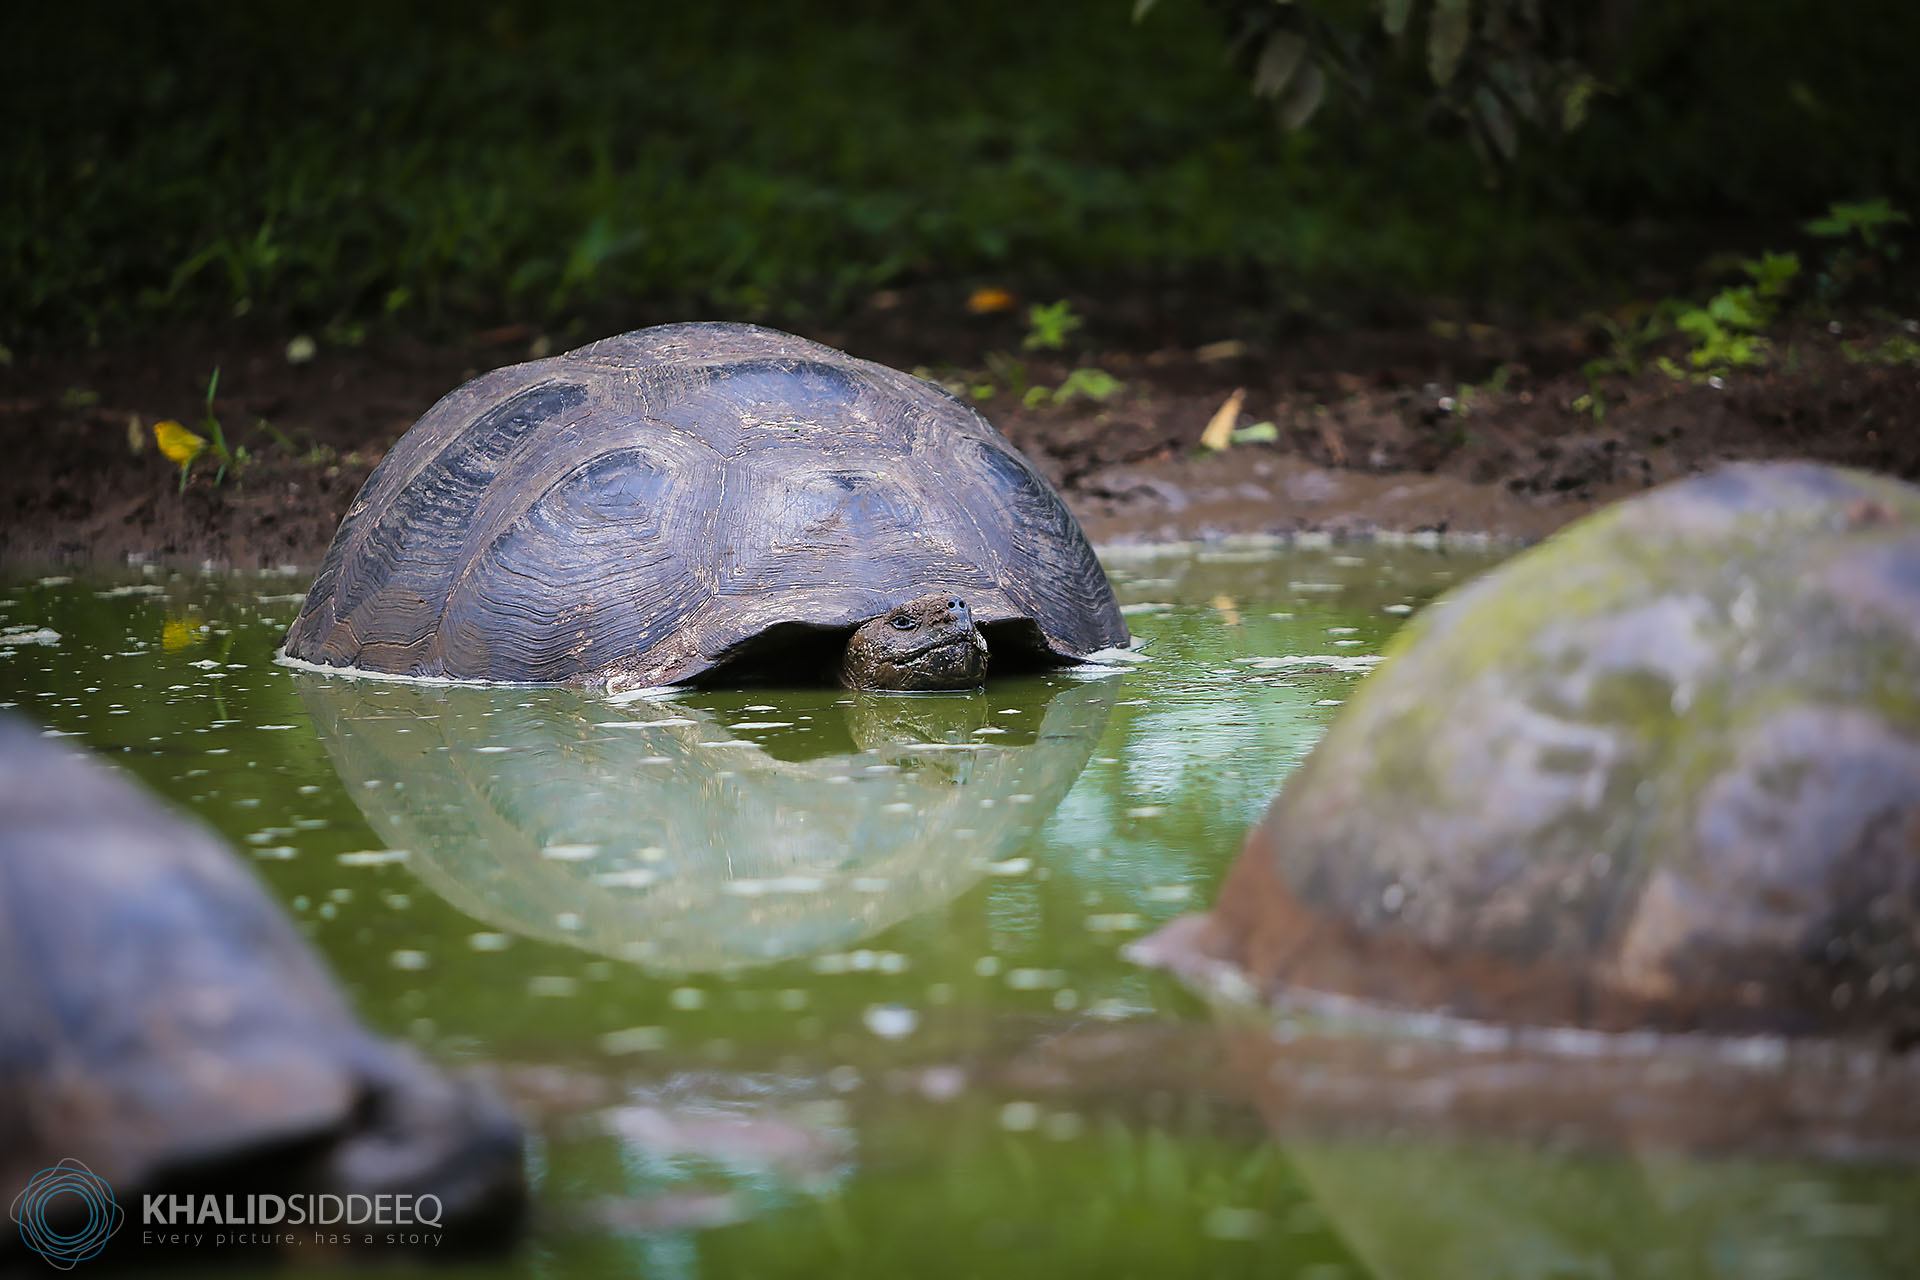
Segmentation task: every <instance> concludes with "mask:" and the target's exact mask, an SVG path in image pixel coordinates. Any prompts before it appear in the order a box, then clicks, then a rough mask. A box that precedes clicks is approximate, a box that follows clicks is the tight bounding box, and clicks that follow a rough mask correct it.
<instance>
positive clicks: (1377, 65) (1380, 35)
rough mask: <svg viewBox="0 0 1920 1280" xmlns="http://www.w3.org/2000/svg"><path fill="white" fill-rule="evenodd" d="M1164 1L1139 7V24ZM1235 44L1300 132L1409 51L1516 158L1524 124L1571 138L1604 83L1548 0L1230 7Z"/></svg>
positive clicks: (1229, 0)
mask: <svg viewBox="0 0 1920 1280" xmlns="http://www.w3.org/2000/svg"><path fill="white" fill-rule="evenodd" d="M1154 6H1155V0H1135V4H1134V20H1135V21H1136V22H1138V21H1140V20H1141V19H1143V18H1144V17H1146V15H1147V14H1148V13H1149V12H1151V11H1152V9H1153V8H1154ZM1224 7H1225V8H1226V10H1227V12H1228V18H1229V21H1230V22H1231V23H1232V24H1233V26H1234V28H1235V30H1234V34H1233V47H1234V50H1235V53H1236V54H1237V55H1238V57H1239V58H1240V60H1241V61H1242V62H1243V63H1244V65H1245V66H1246V68H1247V71H1248V75H1249V78H1250V79H1251V81H1252V84H1253V92H1254V94H1255V96H1257V97H1260V98H1264V99H1268V100H1270V101H1272V102H1273V103H1274V105H1275V108H1276V111H1277V113H1278V115H1279V118H1280V122H1281V123H1282V124H1283V125H1285V126H1286V127H1287V128H1288V129H1298V128H1300V127H1301V126H1302V125H1304V124H1306V123H1307V121H1309V120H1311V119H1312V118H1313V117H1314V115H1315V114H1316V113H1317V112H1318V111H1319V110H1320V107H1321V105H1322V104H1323V103H1324V102H1325V101H1326V98H1327V95H1328V91H1329V89H1330V88H1332V87H1334V86H1339V87H1340V88H1342V89H1343V90H1344V91H1345V92H1346V94H1347V96H1348V97H1350V98H1351V99H1353V100H1354V101H1356V102H1364V101H1365V100H1367V99H1368V98H1369V97H1370V96H1371V95H1372V91H1373V84H1374V81H1375V79H1376V75H1377V73H1378V72H1379V71H1381V70H1383V69H1384V68H1386V67H1387V66H1389V65H1390V64H1391V63H1392V61H1393V60H1394V58H1395V56H1396V55H1397V54H1400V53H1403V52H1404V53H1417V54H1418V55H1419V56H1420V58H1421V60H1422V61H1423V62H1424V64H1425V71H1426V75H1427V77H1428V80H1429V82H1430V84H1431V86H1432V92H1433V99H1434V102H1435V104H1436V105H1437V106H1438V107H1440V108H1441V109H1443V110H1445V111H1448V112H1451V113H1452V114H1454V115H1456V116H1457V117H1459V118H1460V119H1461V120H1462V121H1463V122H1464V123H1465V124H1466V126H1467V129H1468V135H1469V137H1470V138H1471V139H1472V142H1473V145H1474V147H1475V149H1476V150H1478V151H1479V152H1480V154H1481V155H1482V156H1483V157H1484V158H1486V159H1488V160H1493V159H1495V158H1498V159H1501V160H1511V159H1513V157H1514V156H1515V155H1516V154H1517V153H1518V151H1519V147H1520V133H1521V129H1522V127H1523V126H1531V127H1534V128H1540V129H1548V130H1552V131H1556V132H1568V133H1570V132H1572V131H1573V130H1575V129H1578V128H1579V127H1580V126H1581V124H1583V123H1584V122H1585V120H1586V117H1587V112H1588V108H1589V107H1590V105H1591V104H1592V101H1593V99H1594V96H1595V95H1596V94H1598V93H1599V92H1601V91H1602V85H1601V83H1600V81H1599V80H1598V79H1597V78H1596V77H1595V76H1594V75H1593V74H1592V73H1591V72H1590V71H1589V70H1588V69H1587V67H1586V66H1585V65H1584V64H1583V63H1582V62H1581V61H1580V60H1579V59H1578V58H1576V57H1573V56H1572V55H1571V54H1570V53H1569V52H1568V49H1569V47H1570V46H1571V45H1572V44H1573V43H1574V41H1573V31H1574V27H1575V24H1574V22H1573V21H1572V20H1569V19H1568V18H1567V17H1565V16H1564V15H1562V14H1560V13H1557V12H1556V10H1555V7H1554V6H1543V5H1541V4H1540V3H1539V0H1478V2H1477V3H1476V2H1475V0H1378V3H1377V4H1372V5H1369V6H1367V8H1368V9H1369V10H1376V11H1377V16H1378V23H1377V25H1376V24H1375V23H1374V22H1373V21H1372V20H1371V19H1370V18H1369V19H1363V18H1361V17H1360V16H1359V13H1358V12H1356V10H1357V8H1358V6H1356V5H1354V4H1353V3H1352V2H1351V0H1283V2H1282V3H1278V4H1275V3H1271V2H1270V0H1226V3H1225V5H1224Z"/></svg>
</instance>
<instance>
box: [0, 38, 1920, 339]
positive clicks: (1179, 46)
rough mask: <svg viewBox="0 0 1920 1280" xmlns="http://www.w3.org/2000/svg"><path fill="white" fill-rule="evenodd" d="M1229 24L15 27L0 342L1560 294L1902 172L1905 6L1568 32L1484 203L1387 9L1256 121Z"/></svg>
mask: <svg viewBox="0 0 1920 1280" xmlns="http://www.w3.org/2000/svg"><path fill="white" fill-rule="evenodd" d="M1258 5H1266V6H1268V7H1274V6H1272V2H1271V0H1244V2H1241V3H1238V8H1240V9H1242V10H1245V9H1247V8H1249V7H1253V6H1258ZM1322 7H1324V8H1327V9H1329V10H1342V11H1343V12H1344V11H1346V10H1351V13H1348V14H1346V17H1347V18H1348V20H1350V21H1354V22H1363V21H1365V20H1367V19H1368V17H1369V14H1370V13H1371V12H1372V9H1373V6H1372V5H1370V4H1365V3H1362V2H1361V0H1342V2H1341V3H1335V2H1334V0H1328V3H1327V4H1325V5H1323V6H1322ZM1234 8H1235V5H1234V4H1215V5H1208V4H1205V3H1202V0H1162V3H1160V4H1158V5H1157V6H1155V7H1154V8H1153V9H1152V11H1151V12H1150V13H1149V14H1147V15H1146V16H1145V18H1144V19H1143V20H1142V21H1140V22H1138V23H1135V22H1133V21H1131V20H1130V9H1131V5H1130V4H1129V3H1127V2H1126V0H1054V2H1053V3H1049V4H1046V5H1033V4H1016V3H1013V2H1012V0H979V2H977V3H971V4H967V5H933V6H917V5H897V4H882V3H879V2H878V0H813V2H812V3H789V4H765V5H726V6H722V5H691V4H673V5H667V4H650V3H638V4H635V3H628V4H616V3H610V2H607V0H586V2H583V3H576V4H568V5H564V6H550V7H548V6H534V5H531V4H500V5H492V6H485V5H470V4H455V3H450V2H447V0H441V2H438V3H423V4H419V5H415V6H410V7H409V8H408V9H407V11H406V12H405V13H404V14H402V13H398V12H396V11H394V10H392V9H390V8H389V7H388V6H383V5H374V4H371V3H362V2H360V0H349V2H345V3H333V4H315V5H312V6H309V7H306V8H300V9H295V8H292V7H283V6H242V5H236V4H221V3H214V2H212V0H197V2H196V0H184V2H179V3H156V4H145V5H101V4H85V3H82V4H78V5H69V6H14V7H13V8H12V11H11V12H10V13H9V14H8V15H7V16H6V17H4V18H0V105H4V108H5V110H6V118H7V120H8V125H9V137H8V139H7V141H6V143H5V144H4V147H0V341H5V342H13V343H31V342H34V341H37V340H47V341H59V340H65V339H68V338H71V337H75V336H94V337H99V336H100V335H111V334H115V333H123V332H129V331H138V330H142V329H147V328H151V327H153V326H157V325H172V324H179V323H183V322H195V323H198V322H207V321H215V322H223V323H224V322H226V321H227V319H228V317H231V316H234V315H236V314H239V315H249V316H252V317H253V318H254V319H256V320H263V321H265V322H267V323H272V324H298V325H311V326H321V325H327V324H336V325H341V326H345V327H347V329H348V330H351V329H352V328H353V327H354V326H356V325H363V324H365V323H368V322H374V323H379V322H380V321H381V320H382V319H383V318H387V317H391V318H392V319H393V321H394V322H395V323H401V324H405V325H406V326H408V327H410V328H413V329H415V330H420V331H426V332H432V331H435V330H438V329H444V328H447V327H450V326H458V325H467V324H475V323H483V322H487V321H489V320H504V319H533V320H537V321H540V322H542V323H557V322H561V321H564V320H573V321H576V322H578V323H581V324H610V323H625V322H637V321H640V320H645V319H651V318H661V317H666V316H675V315H680V316H684V315H690V314H713V313H723V314H737V315H753V316H766V317H769V318H772V319H775V320H778V319H781V318H784V317H793V316H796V315H800V314H807V315H813V316H818V315H821V314H825V313H831V312H833V311H835V310H837V309H841V308H844V307H846V306H849V305H851V304H853V303H855V302H857V301H858V300H859V299H861V298H863V297H864V296H865V295H866V294H867V293H868V292H869V291H871V290H872V289H875V288H879V287H885V286H890V285H897V284H903V283H913V282H916V281H925V280H937V281H950V282H958V283H965V282H968V281H974V282H979V281H987V280H991V281H993V282H996V283H1015V284H1025V285H1028V286H1030V287H1033V288H1036V289H1038V288H1053V289H1064V288H1067V287H1069V286H1077V285H1084V284H1086V283H1087V282H1098V287H1099V288H1100V289H1101V290H1104V291H1106V292H1109V293H1111V292H1116V291H1122V290H1127V289H1147V288H1157V287H1165V286H1169V285H1181V286H1185V285H1193V284H1198V285H1202V286H1204V287H1206V288H1210V289H1214V290H1224V291H1226V292H1227V293H1229V294H1232V295H1234V296H1238V297H1243V298H1247V299H1251V300H1252V301H1253V302H1254V304H1255V305H1256V306H1259V307H1262V308H1265V309H1267V310H1269V311H1283V310H1287V309H1298V308H1310V307H1317V306H1320V305H1322V304H1323V302H1324V300H1325V299H1327V298H1330V297H1338V298H1341V299H1344V300H1345V301H1344V302H1343V304H1342V305H1343V306H1347V307H1349V308H1351V307H1353V306H1356V305H1363V304H1364V303H1365V302H1366V301H1367V300H1371V299H1393V298H1416V299H1417V298H1423V297H1429V296H1432V295H1434V294H1452V295H1456V296H1465V297H1470V298H1471V297H1497V298H1505V299H1516V300H1522V301H1526V300H1535V301H1541V300H1544V301H1546V302H1548V303H1549V304H1552V303H1554V302H1556V300H1557V301H1559V302H1560V303H1561V304H1562V305H1564V301H1565V299H1566V298H1567V297H1568V296H1569V295H1572V294H1584V295H1591V294H1592V293H1593V292H1595V291H1597V290H1604V289H1607V288H1609V287H1616V286H1618V285H1620V283H1621V282H1623V281H1629V280H1630V276H1631V272H1632V271H1633V270H1634V269H1636V268H1637V266H1638V265H1640V264H1641V263H1642V262H1644V261H1645V260H1647V259H1648V257H1649V256H1658V255H1660V254H1663V253H1671V252H1672V251H1673V246H1674V245H1675V244H1676V243H1682V242H1685V241H1686V239H1687V237H1688V235H1690V234H1691V231H1690V230H1689V229H1690V228H1695V227H1700V226H1712V227H1723V226H1725V225H1726V224H1728V223H1734V224H1739V225H1740V226H1752V225H1754V224H1756V223H1759V224H1770V223H1771V224H1777V225H1789V224H1790V223H1791V222H1792V221H1793V220H1795V219H1798V218H1801V217H1804V216H1806V215H1808V214H1810V213H1814V212H1817V211H1818V210H1819V209H1820V208H1822V207H1824V206H1825V204H1826V202H1827V201H1829V200H1831V199H1835V198H1841V199H1845V198H1854V197H1859V196H1865V195H1885V196H1889V197H1891V198H1893V199H1894V201H1895V203H1901V202H1902V200H1903V198H1904V197H1906V196H1909V195H1911V194H1912V193H1913V192H1914V190H1915V188H1916V186H1920V143H1916V140H1915V131H1914V130H1913V129H1912V128H1911V126H1910V115H1911V101H1912V93H1911V75H1910V71H1909V69H1908V67H1907V66H1906V65H1905V64H1906V62H1907V59H1906V56H1905V52H1904V51H1906V50H1910V49H1912V48H1915V47H1920V6H1915V5H1912V4H1911V3H1909V2H1908V0H1850V2H1849V3H1847V4H1843V5H1835V4H1831V3H1820V4H1817V3H1812V2H1811V0H1742V2H1736V0H1676V2H1675V3H1672V4H1665V5H1656V4H1651V3H1640V4H1628V3H1625V2H1624V0H1610V2H1604V3H1599V2H1597V3H1593V4H1589V5H1584V6H1574V7H1573V8H1574V10H1575V11H1577V13H1578V14H1579V15H1581V18H1582V21H1583V22H1584V23H1585V26H1584V27H1582V28H1581V30H1582V32H1583V33H1584V34H1583V36H1582V39H1583V40H1584V41H1585V46H1586V51H1587V52H1590V53H1591V55H1592V56H1593V58H1594V65H1595V66H1596V67H1597V69H1598V70H1599V72H1600V74H1601V77H1602V79H1603V80H1605V81H1606V83H1607V84H1608V85H1609V86H1610V89H1609V91H1608V92H1604V93H1602V94H1601V95H1599V96H1598V97H1597V98H1596V99H1595V100H1594V103H1593V107H1592V111H1591V118H1590V119H1589V121H1588V122H1587V124H1586V126H1585V127H1584V128H1582V129H1581V130H1579V131H1578V132H1576V133H1575V134H1574V135H1573V136H1572V137H1571V138H1570V139H1569V140H1567V141H1565V142H1555V141H1554V140H1552V139H1549V138H1528V139H1525V140H1524V143H1523V145H1522V146H1521V147H1520V148H1519V151H1518V157H1519V158H1518V161H1517V163H1516V165H1515V167H1513V168H1512V169H1511V170H1510V171H1508V172H1507V173H1506V174H1505V175H1504V177H1503V178H1502V180H1501V181H1500V182H1498V183H1497V184H1493V185H1489V183H1488V181H1487V179H1488V172H1487V170H1486V168H1485V166H1484V165H1483V164H1481V163H1480V162H1479V161H1477V160H1476V159H1475V158H1474V155H1473V153H1472V152H1471V151H1470V150H1469V149H1467V148H1466V147H1464V146H1463V145H1462V144H1461V142H1460V140H1459V139H1458V138H1457V137H1448V136H1447V132H1448V130H1447V128H1446V127H1445V126H1446V125H1447V124H1448V122H1449V119H1450V117H1449V115H1448V113H1447V112H1445V111H1436V110H1435V109H1434V104H1433V89H1432V86H1431V83H1430V82H1429V81H1428V80H1427V79H1426V68H1425V65H1424V61H1423V59H1422V57H1421V54H1420V50H1419V49H1418V48H1417V47H1414V45H1413V41H1412V37H1413V36H1414V35H1415V34H1417V29H1418V27H1417V24H1418V21H1419V19H1418V15H1416V30H1415V31H1410V32H1409V34H1408V38H1407V39H1405V40H1403V41H1402V42H1401V44H1400V45H1399V46H1397V47H1395V46H1391V45H1389V46H1386V47H1384V48H1383V49H1374V50H1372V51H1371V52H1369V54H1368V56H1369V57H1370V58H1371V59H1372V62H1371V64H1370V65H1373V66H1374V70H1375V75H1374V83H1373V85H1372V88H1373V92H1372V93H1371V95H1370V96H1369V97H1368V98H1367V99H1366V101H1365V102H1364V103H1363V104H1360V105H1358V106H1354V105H1351V104H1342V103H1340V102H1337V101H1333V102H1330V103H1329V104H1328V105H1327V106H1326V107H1325V108H1323V109H1322V110H1321V111H1320V112H1319V113H1318V114H1317V115H1316V116H1315V117H1314V119H1313V121H1312V122H1311V123H1310V124H1309V125H1308V126H1307V127H1306V128H1305V129H1303V130H1300V131H1298V132H1293V133H1288V132H1286V131H1285V130H1283V129H1281V128H1279V127H1278V126H1277V125H1276V122H1275V120H1274V118H1273V117H1274V107H1273V104H1272V103H1271V102H1269V101H1265V100H1262V99H1258V98H1256V97H1255V96H1254V95H1253V94H1252V93H1251V92H1250V87H1249V83H1248V79H1247V75H1246V72H1245V69H1244V68H1242V67H1237V66H1236V65H1234V63H1233V62H1232V60H1231V58H1230V56H1229V53H1228V40H1227V38H1226V37H1227V36H1228V35H1229V34H1230V32H1231V29H1232V24H1231V22H1223V21H1222V18H1223V16H1225V17H1228V18H1232V17H1233V16H1234V15H1233V14H1232V13H1231V12H1228V13H1226V14H1225V15H1223V13H1222V12H1221V10H1222V9H1225V10H1229V11H1231V10H1233V9H1234ZM1376 34H1377V33H1376ZM1471 57H1472V54H1471V53H1469V61H1471ZM1436 123H1437V124H1438V125H1439V126H1441V127H1439V128H1436V127H1435V125H1436ZM1623 228H1628V229H1632V230H1633V231H1634V233H1635V234H1634V235H1633V236H1623V235H1622V229H1623ZM1356 299H1357V300H1359V301H1358V302H1356V301H1355V300H1356Z"/></svg>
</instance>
